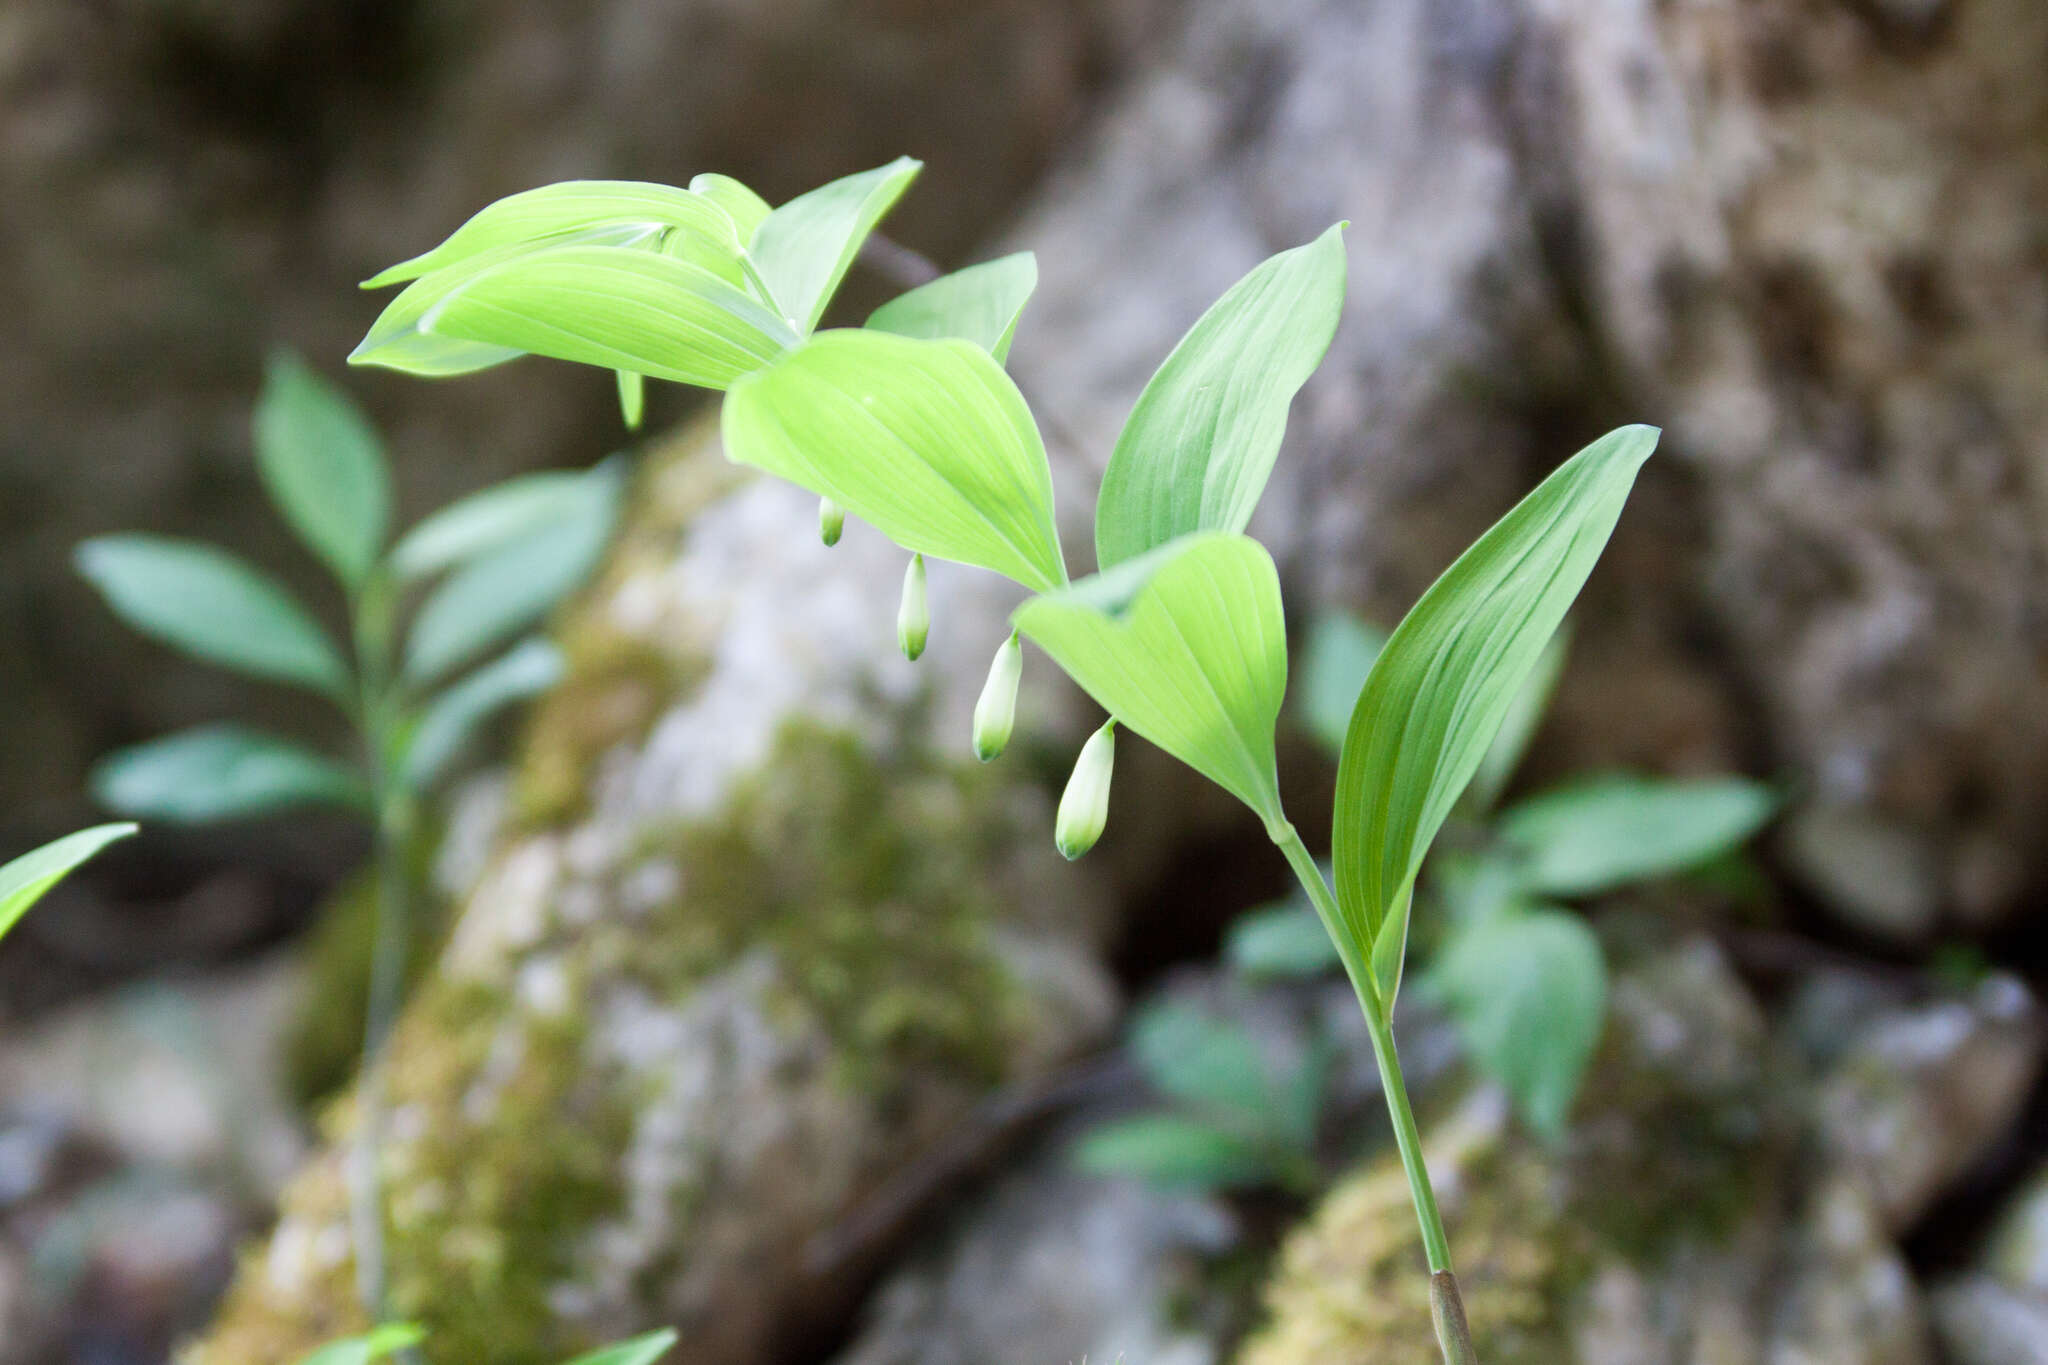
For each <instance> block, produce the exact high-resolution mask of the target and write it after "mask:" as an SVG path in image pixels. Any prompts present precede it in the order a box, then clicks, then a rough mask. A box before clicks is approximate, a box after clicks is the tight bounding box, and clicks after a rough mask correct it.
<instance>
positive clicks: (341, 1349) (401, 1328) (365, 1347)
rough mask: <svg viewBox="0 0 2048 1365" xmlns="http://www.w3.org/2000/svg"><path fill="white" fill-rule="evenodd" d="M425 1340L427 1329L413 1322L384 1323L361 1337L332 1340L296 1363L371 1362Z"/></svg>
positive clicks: (346, 1364)
mask: <svg viewBox="0 0 2048 1365" xmlns="http://www.w3.org/2000/svg"><path fill="white" fill-rule="evenodd" d="M426 1339H427V1334H426V1332H425V1331H424V1330H422V1329H421V1328H419V1327H416V1326H414V1325H413V1324H412V1323H409V1322H387V1323H385V1324H384V1325H383V1326H382V1327H379V1328H377V1329H376V1330H374V1331H372V1332H369V1333H366V1334H365V1335H363V1336H359V1337H350V1338H349V1339H348V1340H346V1341H331V1342H329V1343H328V1344H327V1345H325V1346H322V1347H321V1348H320V1349H319V1350H317V1351H315V1352H313V1354H311V1355H309V1356H307V1357H306V1358H305V1359H304V1360H302V1361H300V1362H299V1365H372V1362H374V1361H379V1360H383V1359H386V1358H387V1357H390V1356H394V1355H396V1354H398V1353H399V1352H400V1351H403V1350H405V1349H406V1348H407V1347H409V1346H417V1345H419V1344H420V1343H421V1342H422V1341H425V1340H426Z"/></svg>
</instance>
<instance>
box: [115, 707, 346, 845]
mask: <svg viewBox="0 0 2048 1365" xmlns="http://www.w3.org/2000/svg"><path fill="white" fill-rule="evenodd" d="M92 790H93V795H94V797H95V798H97V799H98V800H99V802H100V804H101V805H103V806H105V807H107V808H108V809H109V810H117V811H120V812H121V813H122V814H124V815H135V816H141V817H143V818H146V819H155V820H167V821H171V822H173V823H177V824H208V823H211V822H213V821H216V820H240V819H245V818H247V817H249V816H255V815H269V814H272V813H274V812H276V811H280V810H286V809H290V808H292V807H296V806H314V805H320V806H344V807H348V808H351V809H355V810H365V811H366V810H368V809H369V804H370V796H369V789H368V786H367V784H366V783H365V782H364V781H363V778H362V775H361V774H360V773H358V772H356V771H355V770H354V769H353V768H349V767H346V766H344V765H342V764H340V763H336V762H335V761H334V760H333V759H330V758H323V757H321V756H320V755H318V754H313V753H308V752H307V751H306V750H304V749H301V748H299V747H298V746H296V745H294V744H290V743H287V742H286V741H284V740H281V739H276V738H273V737H272V736H270V735H265V734H260V733H258V732H256V731H254V730H245V729H243V728H241V727H240V726H236V725H211V726H205V727H203V728H200V729H197V730H184V731H180V732H179V733H178V734H175V735H170V736H167V737H166V738H164V739H158V740H152V741H150V742H149V743H148V744H138V745H136V746H135V747H134V748H132V749H123V750H121V751H120V752H119V753H116V754H112V755H110V756H108V757H107V758H105V759H102V760H101V761H100V763H99V764H98V766H96V767H95V768H94V769H93V772H92Z"/></svg>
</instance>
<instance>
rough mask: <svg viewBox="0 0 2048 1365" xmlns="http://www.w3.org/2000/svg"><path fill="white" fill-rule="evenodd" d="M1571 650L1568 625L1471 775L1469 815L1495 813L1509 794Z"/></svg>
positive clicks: (1539, 659) (1538, 663)
mask: <svg viewBox="0 0 2048 1365" xmlns="http://www.w3.org/2000/svg"><path fill="white" fill-rule="evenodd" d="M1571 647H1572V624H1571V622H1570V621H1566V622H1565V623H1564V624H1563V625H1561V626H1559V627H1558V628H1557V634H1555V635H1553V636H1551V637H1550V643H1549V644H1547V645H1545V646H1544V647H1543V653H1542V654H1541V655H1539V656H1538V657H1537V659H1536V668H1535V670H1534V671H1533V672H1531V673H1530V674H1529V680H1528V681H1527V682H1525V683H1523V684H1522V690H1521V691H1519V692H1517V693H1515V700H1514V702H1513V704H1512V705H1510V706H1509V707H1508V713H1507V715H1506V716H1505V717H1504V718H1503V719H1502V720H1501V723H1500V730H1499V731H1498V732H1497V733H1496V734H1495V735H1494V737H1493V743H1492V744H1490V745H1488V746H1487V748H1486V757H1484V758H1482V759H1480V760H1479V768H1478V770H1477V771H1476V772H1474V773H1473V774H1472V781H1471V783H1470V785H1468V786H1467V787H1466V788H1465V795H1464V798H1463V800H1462V802H1461V804H1462V806H1463V807H1464V809H1465V811H1466V812H1467V813H1468V814H1470V815H1473V816H1475V817H1476V816H1479V815H1483V814H1485V813H1486V812H1487V811H1489V810H1492V809H1493V803H1494V802H1496V801H1498V800H1500V794H1501V793H1502V792H1503V791H1505V790H1507V785H1508V780H1509V779H1510V778H1512V777H1513V776H1514V775H1515V769H1516V768H1518V767H1520V766H1521V762H1522V755H1523V754H1525V753H1527V752H1528V750H1529V741H1530V740H1532V739H1534V738H1536V729H1537V727H1538V726H1540V725H1542V724H1543V714H1544V712H1546V711H1548V710H1549V709H1550V696H1551V694H1552V693H1553V692H1555V691H1556V690H1557V680H1558V677H1559V675H1561V674H1562V673H1563V672H1564V661H1565V657H1566V656H1567V655H1568V654H1570V653H1571Z"/></svg>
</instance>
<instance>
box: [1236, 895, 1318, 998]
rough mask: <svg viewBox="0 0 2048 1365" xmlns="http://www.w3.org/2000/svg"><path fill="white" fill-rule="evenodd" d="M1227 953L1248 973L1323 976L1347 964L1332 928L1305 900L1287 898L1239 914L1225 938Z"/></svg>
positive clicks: (1270, 975)
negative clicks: (1340, 954)
mask: <svg viewBox="0 0 2048 1365" xmlns="http://www.w3.org/2000/svg"><path fill="white" fill-rule="evenodd" d="M1223 950H1224V956H1225V958H1226V959H1227V960H1228V961H1229V963H1230V965H1231V967H1232V968H1234V969H1235V970H1237V971H1240V972H1243V973H1244V974H1245V975H1247V976H1260V977H1278V978H1283V979H1284V978H1290V977H1303V976H1321V975H1322V974H1323V973H1325V972H1329V971H1334V970H1335V969H1336V968H1338V967H1339V966H1341V965H1343V959H1342V958H1341V957H1339V956H1338V953H1337V945H1336V944H1334V943H1332V942H1331V941H1330V931H1329V930H1327V929H1325V928H1323V921H1322V919H1321V918H1320V917H1319V916H1318V915H1317V914H1316V912H1315V907H1314V906H1312V905H1310V904H1309V903H1308V902H1307V901H1305V900H1295V901H1286V902H1283V903H1282V904H1279V905H1272V906H1268V907H1266V908H1265V909H1263V910H1253V911H1250V912H1249V913H1247V914H1244V915H1241V916H1239V917H1238V919H1237V922H1236V923H1235V924H1233V925H1231V926H1230V933H1229V935H1228V937H1226V938H1225V939H1224V943H1223Z"/></svg>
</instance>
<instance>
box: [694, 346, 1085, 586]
mask: <svg viewBox="0 0 2048 1365" xmlns="http://www.w3.org/2000/svg"><path fill="white" fill-rule="evenodd" d="M724 434H725V451H726V454H727V455H728V456H729V457H731V458H732V459H733V460H734V461H736V462H738V463H740V464H748V465H753V466H755V467H757V468H760V469H765V470H767V471H768V472H769V473H770V474H774V475H777V476H778V477H780V478H785V479H788V480H789V481H790V482H791V483H794V484H797V485H799V486H800V487H803V488H807V489H809V490H810V491H811V492H813V493H817V494H820V495H822V496H824V497H828V498H830V499H832V501H833V502H835V503H838V504H839V505H840V506H841V507H843V508H845V509H846V510H847V511H848V512H851V513H852V514H853V515H855V516H857V517H860V518H861V519H863V520H864V521H866V522H868V523H869V524H870V525H872V526H874V527H875V529H877V530H879V531H880V532H881V533H882V534H883V535H885V536H887V537H889V538H890V539H891V540H893V541H895V542H896V543H897V544H899V545H901V546H903V547H904V548H905V549H907V550H913V551H916V552H918V553H921V554H927V555H931V556H933V557H934V558H938V559H951V560H957V561H959V562H960V563H963V564H974V565H978V566H980V567H981V568H984V569H992V570H994V571H995V572H997V573H1000V574H1006V575H1008V576H1009V577H1011V578H1014V579H1016V580H1017V581H1018V582H1020V583H1022V584H1024V585H1025V586H1026V587H1028V588H1037V589H1045V588H1052V587H1056V586H1058V585H1060V584H1062V583H1064V582H1065V581H1066V566H1065V562H1064V561H1063V560H1062V559H1061V557H1060V542H1059V532H1058V530H1057V528H1056V527H1055V525H1054V522H1053V507H1052V470H1051V468H1050V467H1049V466H1048V465H1047V464H1046V460H1045V446H1044V445H1043V444H1042V443H1041V442H1040V440H1039V438H1038V428H1037V426H1036V425H1035V424H1034V423H1033V422H1032V420H1031V410H1030V409H1029V408H1028V407H1026V406H1025V404H1024V397H1023V395H1022V394H1020V393H1018V392H1017V386H1016V385H1015V384H1014V383H1012V382H1011V381H1010V377H1009V376H1008V375H1006V374H1004V373H1003V369H1002V366H1000V365H998V364H996V362H995V361H994V360H993V359H991V358H990V357H989V354H988V352H986V351H984V350H982V349H980V348H979V347H977V346H972V345H969V344H968V343H966V342H964V341H920V340H915V339H912V338H909V337H899V336H892V335H890V334H888V333H886V332H869V331H860V330H840V331H830V332H821V333H819V334H818V335H817V336H815V337H813V338H812V339H811V340H810V341H808V342H806V343H805V344H804V345H803V346H802V347H801V348H800V349H798V350H797V351H795V352H794V353H792V354H791V355H789V356H788V357H787V358H785V359H783V360H782V361H780V362H778V363H777V364H775V365H772V366H770V367H769V368H767V369H764V370H761V371H759V372H758V373H755V374H751V375H748V376H747V377H746V378H745V379H743V380H741V381H740V382H739V383H737V384H735V385H733V388H732V392H731V393H730V394H728V395H727V397H726V400H725V412H724Z"/></svg>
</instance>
